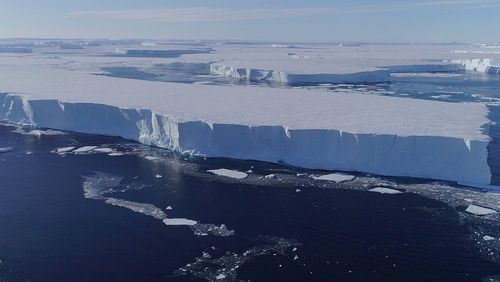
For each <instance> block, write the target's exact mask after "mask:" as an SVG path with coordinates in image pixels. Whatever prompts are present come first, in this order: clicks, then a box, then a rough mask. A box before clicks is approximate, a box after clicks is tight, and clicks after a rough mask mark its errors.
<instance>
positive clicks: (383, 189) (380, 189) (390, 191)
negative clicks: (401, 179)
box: [368, 187, 403, 194]
mask: <svg viewBox="0 0 500 282" xmlns="http://www.w3.org/2000/svg"><path fill="white" fill-rule="evenodd" d="M368 191H370V192H377V193H382V194H401V193H403V192H401V191H399V190H396V189H391V188H387V187H375V188H372V189H370V190H368Z"/></svg>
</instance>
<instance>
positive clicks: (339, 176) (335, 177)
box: [311, 172, 355, 183]
mask: <svg viewBox="0 0 500 282" xmlns="http://www.w3.org/2000/svg"><path fill="white" fill-rule="evenodd" d="M311 178H312V179H314V180H324V181H333V182H335V183H342V182H346V181H351V180H353V179H354V178H355V177H354V175H349V174H345V173H337V172H336V173H330V174H325V175H321V176H311Z"/></svg>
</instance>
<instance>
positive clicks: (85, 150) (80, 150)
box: [73, 146, 97, 154]
mask: <svg viewBox="0 0 500 282" xmlns="http://www.w3.org/2000/svg"><path fill="white" fill-rule="evenodd" d="M95 148H97V146H83V147H80V148H78V149H76V150H74V151H73V153H75V154H81V153H88V152H90V151H92V150H94V149H95Z"/></svg>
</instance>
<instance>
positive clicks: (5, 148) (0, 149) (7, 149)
mask: <svg viewBox="0 0 500 282" xmlns="http://www.w3.org/2000/svg"><path fill="white" fill-rule="evenodd" d="M12 150H14V148H12V147H0V153H7V152H10V151H12Z"/></svg>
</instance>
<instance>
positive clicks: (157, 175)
mask: <svg viewBox="0 0 500 282" xmlns="http://www.w3.org/2000/svg"><path fill="white" fill-rule="evenodd" d="M155 177H156V178H162V177H163V175H161V174H158V173H157V174H156V175H155Z"/></svg>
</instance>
